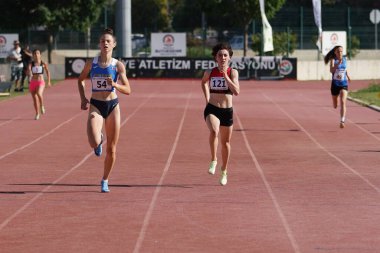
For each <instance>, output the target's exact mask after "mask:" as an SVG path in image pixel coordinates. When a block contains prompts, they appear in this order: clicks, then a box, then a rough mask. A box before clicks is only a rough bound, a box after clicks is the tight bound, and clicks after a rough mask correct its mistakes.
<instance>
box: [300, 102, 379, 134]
mask: <svg viewBox="0 0 380 253" xmlns="http://www.w3.org/2000/svg"><path fill="white" fill-rule="evenodd" d="M299 95H301V94H299ZM303 98H305V99H306V100H309V101H310V102H312V103H313V104H314V105H317V104H318V103H317V102H316V101H315V100H313V99H311V98H308V97H303ZM351 102H352V101H351ZM353 103H354V102H353ZM324 109H325V110H326V111H328V112H331V113H333V114H338V115H339V110H340V109H338V108H337V110H338V113H336V111H335V110H333V109H331V108H324ZM346 121H348V122H350V123H351V124H353V125H354V126H356V127H357V128H359V129H360V130H362V131H363V132H364V133H366V134H368V135H370V136H372V137H373V138H375V139H376V140H378V141H380V137H379V136H376V135H375V134H373V133H371V132H370V131H368V130H367V129H365V128H364V127H362V126H360V125H359V124H357V123H355V122H354V121H352V120H350V119H346Z"/></svg>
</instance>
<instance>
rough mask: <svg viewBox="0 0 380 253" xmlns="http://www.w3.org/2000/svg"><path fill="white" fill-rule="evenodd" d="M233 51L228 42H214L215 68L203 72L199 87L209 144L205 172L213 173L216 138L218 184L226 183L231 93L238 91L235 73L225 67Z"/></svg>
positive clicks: (230, 124) (230, 121)
mask: <svg viewBox="0 0 380 253" xmlns="http://www.w3.org/2000/svg"><path fill="white" fill-rule="evenodd" d="M232 55H233V51H232V49H231V46H230V45H229V44H225V43H221V44H217V45H216V46H214V47H213V49H212V56H213V57H214V59H215V61H216V63H217V65H218V66H217V67H215V68H213V69H210V70H206V71H205V72H204V75H203V78H202V82H201V86H202V90H203V94H204V96H205V99H206V108H205V110H204V118H205V121H206V124H207V127H208V129H209V130H210V136H209V144H210V149H211V162H210V166H209V170H208V172H209V173H210V174H215V168H216V165H217V155H216V152H217V149H218V141H219V140H218V138H219V134H220V141H221V146H222V166H221V169H220V170H221V177H220V184H221V185H226V184H227V166H228V161H229V158H230V153H231V145H230V141H231V136H232V129H233V109H232V96H233V95H235V96H237V95H238V94H239V92H240V86H239V73H238V71H237V70H236V69H232V68H230V67H229V62H230V60H231V57H232Z"/></svg>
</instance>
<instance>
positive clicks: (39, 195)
mask: <svg viewBox="0 0 380 253" xmlns="http://www.w3.org/2000/svg"><path fill="white" fill-rule="evenodd" d="M152 96H153V94H152V95H151V96H150V97H148V98H147V99H146V100H145V101H143V102H142V103H141V104H140V105H139V106H138V107H137V108H136V109H135V110H134V111H133V112H132V113H131V114H130V115H129V116H128V117H127V118H126V119H125V120H124V121H123V122H122V123H121V124H120V128H121V127H123V126H124V125H125V124H126V123H127V121H128V120H130V119H131V118H132V117H133V116H134V115H135V114H136V113H137V111H139V110H140V109H141V108H142V107H143V106H144V105H145V104H146V103H147V102H148V101H149V100H150V99H151V98H152ZM81 113H82V112H81ZM81 113H79V114H81ZM77 116H78V114H77V115H75V116H74V117H73V118H75V117H77ZM73 118H72V119H73ZM93 154H94V152H93V151H91V152H90V153H88V154H87V155H85V156H84V158H83V159H82V160H81V161H80V162H79V163H77V164H76V165H74V166H73V167H71V169H69V170H68V171H67V172H65V173H64V174H63V175H62V176H60V177H59V178H58V179H56V180H55V181H54V182H53V183H52V184H50V185H48V186H46V187H45V188H43V189H42V190H41V192H39V193H38V194H37V195H36V196H34V197H33V198H31V199H30V200H29V201H28V202H26V203H25V204H24V205H23V206H22V207H20V208H19V209H18V210H16V211H15V212H14V213H13V214H12V215H11V216H9V217H8V218H7V219H5V220H4V221H3V222H2V223H1V224H0V231H1V230H2V229H4V228H5V227H6V226H7V225H8V224H9V223H10V222H11V221H12V220H13V219H14V218H16V217H17V216H18V215H19V214H21V213H22V212H23V211H25V210H26V209H27V208H28V207H29V206H31V205H32V204H33V203H34V202H35V201H36V200H37V199H39V198H40V197H41V196H42V195H43V193H45V192H47V191H48V190H49V189H50V188H51V187H53V186H55V185H56V184H57V183H58V182H60V181H61V180H62V179H64V178H65V177H67V176H68V175H70V174H71V173H72V172H73V171H75V170H76V169H77V168H79V167H80V166H81V165H82V164H84V163H85V162H86V161H87V160H88V158H90V157H91V156H92V155H93Z"/></svg>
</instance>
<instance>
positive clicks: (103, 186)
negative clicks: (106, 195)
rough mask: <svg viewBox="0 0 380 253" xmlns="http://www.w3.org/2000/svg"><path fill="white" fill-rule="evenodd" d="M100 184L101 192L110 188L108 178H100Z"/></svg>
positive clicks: (108, 190)
mask: <svg viewBox="0 0 380 253" xmlns="http://www.w3.org/2000/svg"><path fill="white" fill-rule="evenodd" d="M100 185H101V190H102V192H110V189H109V188H108V180H107V181H105V180H102V182H100Z"/></svg>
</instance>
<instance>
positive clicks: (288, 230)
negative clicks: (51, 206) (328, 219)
mask: <svg viewBox="0 0 380 253" xmlns="http://www.w3.org/2000/svg"><path fill="white" fill-rule="evenodd" d="M235 115H236V118H237V120H238V123H239V127H240V129H244V126H243V124H242V123H241V120H240V117H239V116H238V115H237V114H235ZM240 132H241V134H242V135H243V139H244V143H245V146H246V148H247V150H248V153H249V154H250V156H251V158H252V161H253V163H254V164H255V167H256V169H257V171H258V172H259V174H260V177H261V180H262V181H263V182H264V185H265V188H266V189H267V192H268V194H269V196H270V198H271V200H272V202H273V205H274V206H275V209H276V211H277V214H278V216H280V219H281V222H282V225H283V226H284V228H285V231H286V235H287V236H288V238H289V241H290V243H291V245H292V247H293V250H294V252H296V253H300V252H301V251H300V249H299V246H298V243H297V241H296V239H295V238H294V235H293V232H292V230H291V228H290V226H289V223H288V221H287V220H286V217H285V215H284V213H283V211H282V209H281V206H280V204H279V203H278V200H277V198H276V195H275V194H274V192H273V190H272V187H271V186H270V184H269V182H268V180H267V178H266V176H265V173H264V170H263V169H262V167H261V165H260V163H259V161H258V160H257V158H256V155H255V154H254V153H253V151H252V149H251V146H250V145H249V142H248V138H247V135H246V134H245V132H244V131H240Z"/></svg>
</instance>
